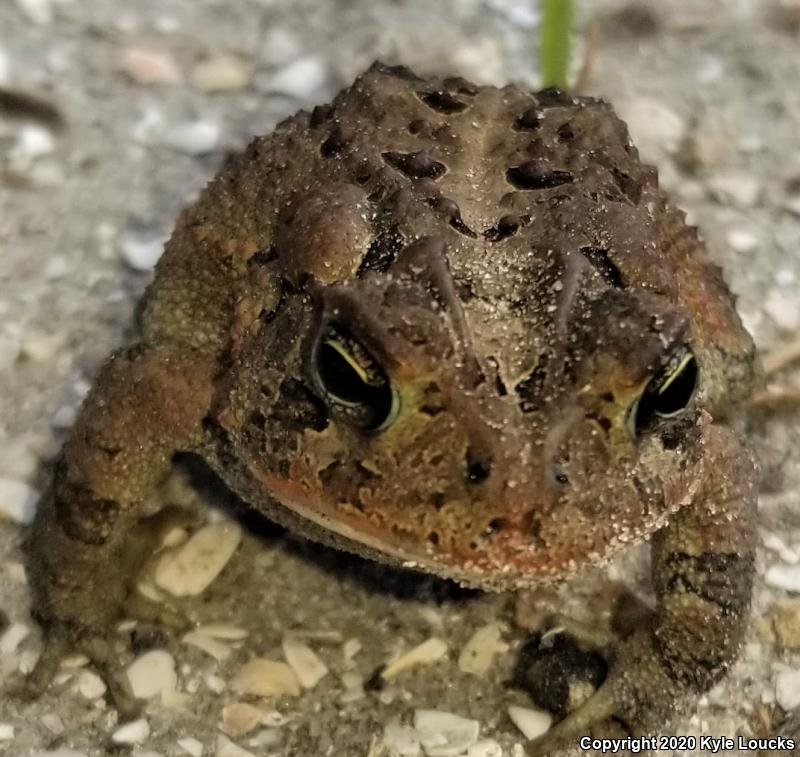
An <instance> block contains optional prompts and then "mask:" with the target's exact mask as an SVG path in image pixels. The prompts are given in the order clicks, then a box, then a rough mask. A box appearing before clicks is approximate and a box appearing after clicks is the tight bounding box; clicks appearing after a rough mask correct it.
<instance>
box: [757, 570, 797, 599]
mask: <svg viewBox="0 0 800 757" xmlns="http://www.w3.org/2000/svg"><path fill="white" fill-rule="evenodd" d="M764 580H765V581H766V582H767V585H768V586H772V587H773V588H775V589H785V590H786V591H792V592H795V593H800V565H773V566H772V567H771V568H769V569H768V570H767V573H766V575H765V576H764Z"/></svg>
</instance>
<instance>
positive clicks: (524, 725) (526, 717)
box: [508, 704, 553, 739]
mask: <svg viewBox="0 0 800 757" xmlns="http://www.w3.org/2000/svg"><path fill="white" fill-rule="evenodd" d="M508 717H510V718H511V722H512V723H514V725H515V726H517V728H519V730H520V731H522V733H523V735H524V736H525V738H526V739H535V738H538V737H539V736H541V735H542V734H543V733H546V732H547V731H548V729H549V728H550V725H551V723H552V722H553V718H552V717H551V716H550V714H549V713H547V712H542V711H541V710H532V709H530V708H529V707H519V706H518V705H514V704H512V705H510V706H509V708H508Z"/></svg>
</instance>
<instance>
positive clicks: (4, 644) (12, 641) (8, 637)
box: [0, 623, 31, 655]
mask: <svg viewBox="0 0 800 757" xmlns="http://www.w3.org/2000/svg"><path fill="white" fill-rule="evenodd" d="M30 632H31V629H30V628H29V627H28V626H26V625H25V624H24V623H12V624H11V625H10V626H9V627H8V628H7V629H6V631H5V633H3V635H2V636H0V654H3V655H6V654H14V652H16V651H17V649H18V647H19V645H20V644H22V642H23V641H25V639H26V638H27V637H28V634H29V633H30Z"/></svg>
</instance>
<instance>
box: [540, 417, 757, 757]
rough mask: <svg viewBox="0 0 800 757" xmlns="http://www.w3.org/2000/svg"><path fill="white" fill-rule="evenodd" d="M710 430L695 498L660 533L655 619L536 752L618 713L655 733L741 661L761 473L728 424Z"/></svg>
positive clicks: (574, 738)
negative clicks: (683, 703) (679, 706)
mask: <svg viewBox="0 0 800 757" xmlns="http://www.w3.org/2000/svg"><path fill="white" fill-rule="evenodd" d="M703 433H704V437H703V441H702V444H703V457H702V459H701V461H700V463H699V470H698V475H700V476H701V477H702V482H701V485H700V486H699V488H698V491H697V496H696V497H695V499H694V501H693V502H692V503H691V504H690V505H688V506H686V507H685V508H684V509H683V510H681V511H680V512H678V513H677V514H676V515H675V516H674V517H673V518H672V520H671V522H670V523H669V525H668V526H666V527H665V528H663V529H662V530H661V531H659V532H658V533H657V534H655V536H654V537H653V542H652V552H653V557H652V562H653V567H652V580H653V588H654V590H655V593H656V597H657V600H658V606H657V609H656V612H655V615H654V616H653V618H652V620H651V622H650V623H649V624H648V625H647V626H645V627H642V628H640V629H638V630H637V631H635V632H634V633H633V634H632V635H631V636H630V637H628V638H627V639H625V640H624V641H622V642H621V643H620V644H619V646H618V647H617V648H616V649H615V650H614V656H613V659H612V661H611V669H610V672H609V674H608V677H607V679H606V681H605V682H604V683H603V685H602V686H601V687H600V689H599V690H598V691H597V692H596V693H595V694H594V695H593V696H592V697H591V698H590V699H589V700H588V701H587V702H586V704H584V705H583V706H581V707H579V708H578V709H577V710H575V711H574V712H572V713H571V714H570V715H568V716H567V718H566V719H564V720H562V721H561V722H560V723H558V724H557V725H556V726H555V727H554V728H552V729H551V730H550V731H549V732H548V733H546V734H545V735H544V736H542V737H541V738H540V739H538V740H537V741H535V742H534V744H533V747H534V750H535V753H537V754H541V753H544V752H548V751H550V750H552V749H554V748H556V747H558V746H568V745H570V743H572V744H577V743H578V741H579V739H580V737H582V736H587V735H589V729H590V728H591V727H592V726H594V725H596V724H598V723H600V722H602V721H604V720H606V719H608V718H611V717H615V718H618V719H620V720H622V721H623V722H624V723H625V724H626V725H627V726H628V728H629V729H630V730H631V732H632V733H634V734H642V735H648V734H649V735H656V734H658V733H659V732H661V731H662V730H663V727H664V725H665V723H666V722H668V721H669V719H670V717H671V716H672V714H673V713H674V710H675V706H676V704H678V703H680V702H681V701H682V700H684V699H686V698H688V697H690V696H697V695H698V694H699V693H701V692H704V691H706V690H708V689H709V688H710V687H711V686H713V685H714V684H715V683H716V682H717V681H718V680H719V679H720V678H721V677H722V676H723V675H724V673H725V671H726V670H727V668H728V667H729V666H730V665H731V663H732V662H733V661H734V660H735V658H736V655H737V653H738V650H739V648H740V646H741V643H742V638H743V636H744V632H745V629H746V626H747V618H748V611H749V608H750V592H751V588H752V580H753V571H754V565H753V557H754V551H755V505H756V480H757V474H756V468H755V465H754V463H753V460H752V458H751V456H750V454H749V452H748V451H747V450H746V449H745V448H744V447H743V446H742V445H741V444H740V443H739V442H738V440H737V439H736V438H735V436H734V434H733V433H732V432H731V431H730V430H728V429H726V428H724V427H720V428H717V427H714V426H711V427H708V428H706V429H705V431H704V432H703Z"/></svg>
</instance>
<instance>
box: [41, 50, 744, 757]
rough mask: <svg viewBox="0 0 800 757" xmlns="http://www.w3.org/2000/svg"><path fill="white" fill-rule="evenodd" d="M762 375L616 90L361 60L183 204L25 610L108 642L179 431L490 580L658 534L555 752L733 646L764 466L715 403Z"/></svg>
mask: <svg viewBox="0 0 800 757" xmlns="http://www.w3.org/2000/svg"><path fill="white" fill-rule="evenodd" d="M757 377H758V367H757V360H756V358H755V355H754V350H753V345H752V342H751V340H750V338H749V336H748V335H747V333H746V332H745V331H744V329H743V328H742V326H741V324H740V322H739V319H738V317H737V316H736V313H735V310H734V307H733V303H732V298H731V296H730V294H729V293H728V291H727V288H726V287H725V284H724V282H723V279H722V277H721V274H720V271H719V269H718V268H717V267H716V266H714V264H713V263H711V262H710V261H709V259H708V257H707V254H706V252H705V250H704V248H703V245H702V244H701V242H700V241H699V239H698V237H697V234H696V232H695V230H694V229H692V228H691V227H688V226H687V225H686V224H685V223H684V219H683V215H682V214H681V213H680V212H679V211H677V210H676V209H674V208H673V207H672V206H671V205H670V204H669V202H668V200H667V199H666V197H665V195H664V194H663V192H662V191H661V190H660V189H659V188H658V184H657V180H656V174H655V171H654V170H653V169H651V168H648V167H646V166H643V165H642V164H641V163H640V162H639V159H638V155H637V153H636V150H635V148H634V147H633V146H632V144H631V142H630V139H629V137H628V134H627V130H626V128H625V126H624V124H623V123H622V122H621V121H620V120H619V119H618V118H617V117H616V116H615V115H614V113H613V111H612V109H611V108H610V107H609V106H608V105H607V104H605V103H604V102H602V101H599V100H595V99H591V98H586V97H574V96H571V95H569V94H566V93H564V92H560V91H557V90H545V91H543V92H540V93H538V94H529V93H526V92H524V91H522V90H520V89H518V88H516V87H513V86H509V87H505V88H503V89H496V88H494V87H479V86H475V85H473V84H471V83H469V82H467V81H465V80H463V79H460V78H446V79H423V78H419V77H417V76H416V75H415V74H413V73H412V72H411V71H409V70H408V69H405V68H389V67H385V66H381V65H377V64H376V65H375V66H373V67H372V68H371V69H370V70H369V71H368V72H367V73H365V74H364V75H362V76H360V77H359V78H358V79H357V80H356V81H355V83H354V84H353V85H352V86H351V87H349V88H348V89H346V90H344V91H342V92H341V93H340V94H339V95H338V96H337V97H336V98H335V99H334V100H333V102H332V103H331V104H330V105H326V106H322V107H318V108H315V109H314V110H313V112H311V113H310V114H309V113H306V112H301V113H299V114H298V115H296V116H294V117H292V118H290V119H287V120H286V121H284V122H283V123H282V124H280V125H279V126H278V127H277V129H276V130H275V132H274V133H273V134H271V135H269V136H267V137H262V138H258V139H256V140H254V141H253V143H252V144H251V145H250V146H249V147H248V148H247V150H246V151H245V152H244V153H242V154H241V155H239V156H238V157H236V158H233V159H231V160H230V161H228V163H227V164H226V166H225V167H224V169H223V170H222V172H221V173H220V174H219V176H217V178H216V179H215V180H214V181H213V182H211V184H210V185H209V186H208V187H207V188H206V190H205V191H204V192H203V194H202V196H201V197H200V199H199V200H198V201H197V203H196V204H195V205H194V206H192V207H191V208H189V209H188V210H186V211H185V212H184V213H183V214H182V215H181V217H180V218H179V220H178V223H177V225H176V228H175V231H174V233H173V235H172V238H171V239H170V241H169V243H168V244H167V247H166V250H165V253H164V255H163V257H162V259H161V260H160V261H159V263H158V266H157V269H156V275H155V279H154V281H153V283H152V284H151V286H150V287H149V288H148V291H147V293H146V295H145V297H144V300H143V302H142V304H141V307H140V310H139V318H138V321H137V331H136V337H135V339H134V342H133V343H132V344H131V345H129V346H127V347H125V348H123V349H122V350H120V351H119V352H117V353H115V354H114V355H113V356H112V357H111V358H110V359H109V361H108V362H107V363H106V365H105V366H104V367H103V369H102V371H101V374H100V376H99V378H98V380H97V383H96V385H95V388H94V390H93V391H92V393H91V394H90V396H89V398H88V399H87V401H86V403H85V405H84V407H83V410H82V412H81V415H80V417H79V419H78V421H77V423H76V425H75V429H74V432H73V434H72V436H71V438H70V440H69V441H68V442H67V444H66V445H65V447H64V451H63V454H62V456H61V459H60V461H59V464H58V466H57V469H56V473H55V477H54V480H53V484H52V486H51V487H50V490H49V491H48V493H47V494H46V496H45V497H44V498H43V500H42V503H41V506H40V508H39V511H38V514H37V517H36V521H35V523H34V527H33V532H32V534H31V539H30V547H29V554H30V563H29V565H30V571H31V582H32V586H33V590H34V599H35V608H36V613H37V615H38V617H40V618H41V620H42V622H43V624H44V626H45V629H46V631H47V632H48V633H49V635H50V637H51V638H56V637H57V638H62V639H63V638H64V637H69V638H71V639H73V640H74V641H76V642H77V643H78V644H79V645H82V646H83V647H89V646H90V645H89V644H88V643H87V642H86V640H87V639H94V640H96V639H98V638H102V636H103V634H104V632H105V630H106V629H107V627H108V626H109V624H110V623H112V622H113V621H114V620H115V619H116V618H117V617H118V616H119V614H120V612H121V610H122V607H123V603H124V602H125V600H126V597H127V595H128V592H129V590H130V587H131V586H132V584H133V582H134V580H135V577H136V573H137V569H138V567H139V565H140V564H141V561H142V559H143V556H144V555H146V554H147V551H148V550H147V548H146V547H145V546H144V545H147V544H150V543H151V540H150V541H148V540H147V539H146V538H145V537H146V534H147V533H149V530H146V529H145V528H144V525H145V523H146V522H147V519H146V518H145V516H146V515H151V514H152V513H151V511H150V509H149V508H150V507H151V505H150V504H149V503H151V502H152V494H153V491H154V488H155V487H156V485H157V484H158V482H159V481H160V480H161V479H162V478H163V476H164V475H165V473H166V472H167V470H168V467H169V464H170V460H171V458H172V457H173V455H174V454H175V453H176V452H178V451H185V450H188V451H192V452H195V453H197V454H200V455H201V456H203V457H204V458H205V459H206V460H207V461H208V462H209V464H210V465H211V466H212V467H213V468H214V469H215V470H216V471H218V472H219V474H220V475H221V476H222V478H223V479H224V480H225V481H226V482H227V483H228V484H229V485H230V487H231V488H232V489H233V490H235V491H236V492H237V493H239V494H240V495H241V496H242V497H243V498H244V499H245V500H247V501H248V502H249V503H251V505H252V506H253V507H254V508H256V509H258V510H260V511H262V512H264V513H266V514H268V515H269V516H270V517H272V518H274V519H275V520H277V521H279V522H281V523H284V524H286V525H287V526H289V527H291V528H293V529H295V530H297V531H299V532H300V533H302V534H305V535H307V536H309V537H311V538H313V539H318V540H321V541H325V542H328V543H332V544H334V545H335V546H338V547H341V548H343V549H349V550H355V551H358V552H362V553H364V554H366V555H368V556H370V557H373V558H374V559H377V560H383V561H389V562H401V563H409V562H410V563H413V564H415V565H416V566H418V567H419V568H421V569H424V570H427V571H430V572H433V573H436V574H439V575H441V576H445V577H449V578H453V579H456V580H458V581H461V582H464V583H466V584H470V585H475V586H478V587H483V588H487V589H502V590H510V589H515V588H519V587H527V586H530V585H533V584H535V583H537V582H540V581H542V580H547V579H554V578H562V577H565V576H567V575H569V574H571V573H574V572H576V571H577V570H579V569H580V568H581V567H582V566H585V565H587V564H591V563H593V562H596V561H598V560H601V559H602V558H604V557H607V556H610V555H612V554H613V553H614V552H615V551H617V550H618V549H620V548H621V547H623V546H625V545H626V544H630V543H634V542H637V541H640V540H642V539H645V538H646V537H649V536H651V535H652V545H653V586H654V589H655V592H656V595H657V598H658V607H657V610H656V612H655V615H654V616H653V618H652V620H651V621H650V622H649V624H647V625H646V626H644V627H642V628H641V629H639V630H638V631H636V632H634V633H633V634H632V635H631V636H630V637H629V638H627V639H624V640H622V641H621V642H620V643H619V645H618V647H617V648H616V650H615V654H614V662H613V664H612V666H611V670H610V673H609V675H608V678H607V680H606V682H605V683H604V684H603V686H602V688H601V689H600V690H599V691H598V693H597V694H596V695H595V696H594V697H593V698H592V699H590V700H589V702H588V703H587V704H586V705H585V706H584V707H582V708H580V709H579V710H577V711H576V712H574V713H573V714H571V715H570V716H568V717H567V719H566V720H565V721H564V722H563V723H561V724H560V725H559V726H557V727H556V729H555V730H554V731H553V733H552V735H551V736H549V737H548V739H549V741H547V742H545V743H543V744H542V745H541V746H542V748H549V747H550V746H551V745H553V744H555V743H556V741H557V740H559V739H564V738H568V737H570V736H572V735H574V734H575V733H577V732H579V731H580V732H583V731H584V730H585V728H586V727H587V725H588V724H590V723H591V722H594V721H596V720H599V719H603V718H605V717H608V716H610V715H615V716H617V717H619V718H621V719H622V720H623V721H624V722H626V723H628V724H629V726H630V727H631V728H632V729H634V730H636V729H644V730H648V729H649V730H658V728H660V727H662V726H663V723H664V720H665V718H666V717H667V716H668V715H669V714H670V713H671V712H672V711H673V709H674V706H675V704H676V703H677V702H679V701H681V700H683V699H685V698H686V697H687V695H689V694H691V693H692V692H698V691H703V690H706V689H707V688H708V687H709V686H711V685H712V684H713V683H714V682H715V681H716V680H718V679H719V678H720V677H721V676H722V675H723V673H724V671H725V669H726V668H727V666H728V665H729V664H730V663H731V661H732V660H733V659H734V658H735V655H736V652H737V649H738V647H739V644H740V641H741V638H742V633H743V629H744V626H745V621H746V617H747V611H748V606H749V593H750V584H751V578H752V570H753V567H752V556H753V549H754V546H753V533H754V528H753V509H754V497H755V495H754V480H755V473H754V466H753V463H752V461H751V457H750V455H749V453H748V451H747V449H746V447H745V446H744V444H743V442H742V441H741V440H740V439H739V438H738V437H737V435H736V433H735V432H734V431H733V430H732V428H731V425H730V419H731V418H733V417H734V416H735V413H736V408H737V406H738V404H739V402H740V401H741V400H742V399H743V398H744V397H746V396H747V395H748V394H749V393H750V391H751V389H752V387H753V386H754V383H755V382H756V381H757ZM92 648H93V649H96V646H95V647H92Z"/></svg>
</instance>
